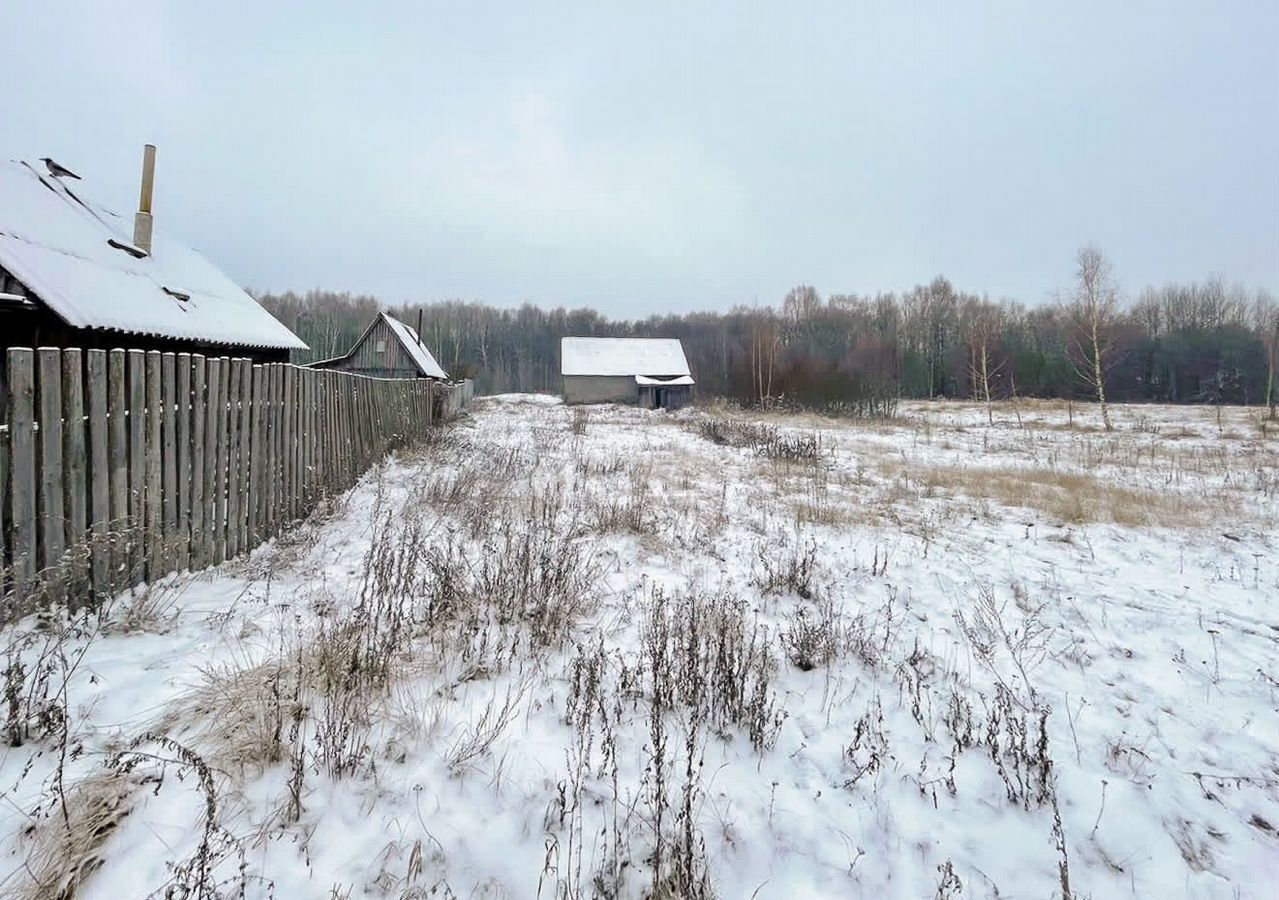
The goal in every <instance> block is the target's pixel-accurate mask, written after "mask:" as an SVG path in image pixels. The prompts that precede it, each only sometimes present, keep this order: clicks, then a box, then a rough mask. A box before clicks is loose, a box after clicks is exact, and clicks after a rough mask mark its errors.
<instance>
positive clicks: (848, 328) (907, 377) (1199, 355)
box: [258, 248, 1279, 411]
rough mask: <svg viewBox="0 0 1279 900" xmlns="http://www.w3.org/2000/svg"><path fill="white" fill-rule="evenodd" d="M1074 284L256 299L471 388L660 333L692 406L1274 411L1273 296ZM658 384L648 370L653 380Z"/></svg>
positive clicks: (337, 348) (541, 373)
mask: <svg viewBox="0 0 1279 900" xmlns="http://www.w3.org/2000/svg"><path fill="white" fill-rule="evenodd" d="M1077 263H1078V266H1079V270H1078V273H1077V276H1078V277H1077V284H1076V285H1075V286H1074V287H1073V288H1072V289H1071V290H1070V291H1068V292H1065V293H1063V295H1062V296H1060V297H1057V298H1055V299H1053V300H1051V301H1050V302H1045V303H1041V304H1037V305H1033V306H1028V305H1026V304H1023V303H1020V302H1016V301H1013V300H999V301H992V300H990V299H989V298H987V297H986V296H984V295H979V294H973V293H968V292H965V291H963V290H959V289H957V288H956V287H955V286H954V285H952V284H951V283H950V281H948V280H947V279H945V278H942V277H938V278H936V279H934V280H933V281H931V282H930V283H928V284H921V285H917V286H916V287H914V288H912V289H910V290H909V291H906V292H903V293H881V294H876V295H873V296H870V295H858V294H840V293H835V294H830V295H827V296H823V295H822V294H820V293H819V292H818V291H817V290H816V289H815V288H813V287H811V286H808V285H801V286H799V287H796V288H794V289H792V290H791V291H789V292H788V293H787V294H786V296H785V297H783V298H780V302H779V304H778V305H776V306H758V307H746V306H738V307H735V308H733V309H731V310H729V311H727V312H689V313H684V314H668V315H655V316H649V317H647V318H643V319H634V320H622V319H609V318H607V317H605V316H603V315H601V314H600V313H599V312H597V311H596V310H594V309H589V308H582V309H571V310H570V309H564V308H556V309H549V310H547V309H542V308H540V307H537V306H533V305H530V304H525V305H523V306H520V307H518V308H498V307H494V306H490V305H487V304H484V303H479V302H469V301H461V300H447V301H440V302H428V303H420V304H419V303H408V304H401V305H397V306H395V305H389V304H383V303H380V302H379V301H378V300H377V299H376V298H374V297H370V296H363V295H352V294H349V293H337V292H332V291H325V290H312V291H307V292H306V293H304V294H297V293H293V292H287V293H281V294H261V295H259V296H258V299H259V301H260V302H261V303H262V304H263V306H265V307H266V308H267V309H268V310H270V312H271V313H272V314H273V315H275V316H276V317H277V318H278V319H280V320H281V321H282V322H283V323H284V324H285V325H287V326H288V327H289V328H291V329H292V330H293V331H294V332H295V333H296V334H297V335H298V336H299V337H301V338H302V340H304V341H306V343H307V344H308V345H309V346H310V347H311V350H310V351H309V352H308V353H304V354H302V356H301V357H299V358H298V359H297V360H295V361H299V362H309V361H313V360H316V359H323V358H326V357H331V356H338V355H341V354H342V353H345V352H346V351H347V350H348V349H350V348H351V346H352V345H353V344H354V342H355V341H356V339H357V338H358V337H359V336H360V334H361V333H362V332H363V330H364V329H365V327H367V325H368V324H369V322H370V320H371V319H372V318H373V316H374V315H376V314H377V312H379V311H380V310H383V309H385V310H387V311H388V312H390V313H391V314H392V315H394V316H396V317H397V318H400V319H402V320H404V321H405V322H408V323H409V324H411V325H413V326H414V327H417V326H418V324H419V322H420V323H421V331H422V334H423V339H424V341H425V343H426V344H427V346H428V347H430V349H431V351H432V352H433V353H434V354H435V356H436V358H437V359H438V360H439V362H440V364H441V365H442V366H443V367H444V368H445V369H446V370H447V371H448V372H449V373H450V375H452V376H454V377H463V376H465V377H470V378H474V379H475V381H476V386H477V390H478V391H479V392H481V393H500V392H509V391H551V392H558V391H559V342H560V338H561V337H565V336H600V337H674V338H679V339H680V340H681V341H682V342H683V345H684V350H685V353H686V354H687V356H688V360H689V364H690V366H691V367H692V370H693V374H694V376H695V377H696V379H697V382H698V386H699V392H700V393H701V395H702V396H722V397H728V398H732V399H736V400H739V401H742V402H746V403H765V404H767V403H776V402H781V403H789V404H794V405H797V406H805V407H813V408H831V407H838V406H840V405H843V404H854V405H855V404H859V403H864V402H867V401H870V402H872V403H874V402H875V401H877V400H878V399H881V398H886V397H902V398H933V397H951V398H976V399H988V400H989V399H1003V398H1008V397H1014V396H1027V397H1078V398H1092V399H1096V398H1097V396H1098V386H1099V383H1100V384H1101V385H1102V386H1103V388H1104V399H1106V400H1110V401H1121V402H1122V401H1164V402H1175V403H1185V402H1191V403H1238V404H1246V405H1255V404H1266V405H1269V406H1270V407H1271V409H1272V411H1273V409H1274V403H1275V399H1276V392H1277V388H1276V385H1275V370H1276V364H1277V362H1279V304H1277V303H1276V301H1275V298H1274V297H1273V296H1272V295H1270V294H1269V293H1268V292H1266V291H1264V290H1248V289H1246V288H1243V287H1241V286H1238V285H1231V284H1227V283H1225V282H1224V281H1222V280H1220V279H1215V278H1210V279H1207V280H1205V281H1202V282H1197V283H1191V284H1169V285H1165V286H1163V287H1150V288H1146V289H1145V290H1144V291H1142V292H1141V293H1140V294H1139V295H1137V296H1136V297H1134V298H1128V299H1126V300H1125V299H1124V298H1122V297H1121V296H1120V295H1119V292H1118V290H1117V289H1116V287H1115V281H1114V277H1113V275H1112V273H1111V270H1110V266H1109V263H1108V262H1107V261H1106V260H1105V257H1104V256H1103V255H1102V254H1101V253H1100V252H1099V251H1097V250H1095V249H1094V248H1084V249H1083V250H1081V251H1080V254H1079V257H1078V259H1077ZM654 374H657V373H654Z"/></svg>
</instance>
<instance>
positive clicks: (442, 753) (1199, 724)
mask: <svg viewBox="0 0 1279 900" xmlns="http://www.w3.org/2000/svg"><path fill="white" fill-rule="evenodd" d="M901 412H902V415H901V418H900V420H898V421H896V422H893V423H864V424H847V423H845V424H840V423H835V422H831V421H828V420H822V419H818V418H810V417H771V418H769V419H767V420H760V419H755V420H752V419H751V418H750V417H748V416H745V415H741V414H737V413H733V412H731V411H723V410H713V411H698V410H685V411H682V412H681V413H678V414H674V415H671V414H665V413H660V412H647V411H642V410H635V409H617V408H605V407H591V408H584V409H570V408H566V407H563V406H560V405H558V404H556V403H554V402H552V401H548V400H547V399H546V398H534V397H519V396H511V397H500V398H491V399H488V400H484V401H480V402H479V403H477V405H476V407H475V408H474V410H473V413H472V414H471V415H470V416H469V417H468V418H467V419H464V420H463V421H462V422H460V423H459V424H458V425H457V426H456V427H455V428H453V429H451V430H450V431H449V432H448V433H447V434H446V436H445V437H444V439H443V440H442V441H441V442H440V443H439V445H438V446H433V447H430V448H426V449H424V450H422V451H419V452H415V453H411V454H405V455H403V456H401V457H398V458H395V459H392V460H390V461H389V462H388V463H387V464H386V465H385V466H383V467H382V468H381V469H380V470H378V471H376V472H372V473H369V475H368V476H367V477H366V478H365V479H364V480H363V481H362V482H361V484H360V485H358V486H357V487H356V488H355V489H354V490H353V491H352V492H350V494H348V495H347V496H345V497H342V498H337V499H336V500H335V502H334V504H333V505H332V508H331V509H328V510H327V511H326V512H325V514H324V515H321V516H316V517H315V518H314V519H313V520H312V521H309V522H307V523H305V524H304V525H302V526H301V527H299V529H298V530H297V531H296V532H295V533H294V534H292V535H290V536H289V537H288V539H286V540H283V541H280V542H277V543H275V544H273V545H271V546H268V547H264V548H261V549H259V550H258V551H256V552H255V553H254V554H253V555H252V556H251V557H250V558H249V559H247V560H240V561H237V562H233V563H229V564H226V565H224V566H222V567H220V568H218V569H216V570H210V571H207V572H204V573H201V574H197V575H194V576H191V575H187V576H181V577H175V578H173V579H170V580H169V581H167V582H166V583H164V584H162V585H157V586H155V587H154V588H153V589H152V590H150V591H149V592H143V593H140V594H138V595H137V596H134V597H122V598H120V599H119V600H117V601H116V602H115V603H114V604H112V605H111V607H110V608H109V609H108V610H106V611H105V612H104V613H103V614H102V615H101V616H95V617H89V618H83V617H82V618H80V619H74V620H73V619H68V618H66V617H65V616H49V615H45V616H40V617H35V616H33V617H30V618H28V619H27V620H25V621H23V622H21V623H19V624H18V625H17V626H16V627H10V628H9V629H8V630H7V632H6V633H5V634H4V636H3V637H4V643H5V645H7V646H8V647H9V649H8V651H7V653H6V658H5V659H6V669H5V686H6V693H5V699H6V708H7V710H8V719H7V724H6V736H7V737H8V738H9V741H8V742H7V743H8V744H13V743H19V746H7V747H6V749H4V750H3V751H0V752H2V753H3V756H0V779H2V780H0V790H3V794H2V798H3V803H2V804H0V840H3V851H2V852H3V854H4V855H3V857H2V859H3V860H4V862H3V872H0V893H2V894H3V895H4V896H15V897H22V896H25V897H55V896H71V895H72V894H74V896H77V897H94V898H131V897H145V896H148V895H151V894H153V893H155V894H156V895H157V896H177V897H213V896H228V897H232V896H247V897H254V898H257V897H270V896H274V897H280V898H295V897H296V898H309V897H315V898H341V897H364V896H373V897H397V898H410V897H425V896H441V897H449V896H456V897H535V896H542V897H593V896H600V897H642V896H656V897H667V898H674V897H693V896H710V895H714V896H719V897H723V898H739V897H740V898H750V897H754V898H769V897H775V898H792V897H911V898H914V897H919V898H932V897H943V898H945V897H1003V898H1049V897H1055V896H1061V895H1062V893H1063V892H1064V891H1065V890H1069V891H1070V892H1071V894H1072V896H1075V897H1092V898H1107V897H1141V898H1165V897H1168V898H1171V897H1195V898H1217V897H1220V898H1245V897H1270V896H1274V894H1273V890H1274V884H1275V883H1276V879H1279V712H1277V711H1279V556H1277V554H1276V551H1277V549H1279V529H1276V513H1277V512H1279V429H1272V430H1271V431H1270V432H1269V433H1266V432H1264V431H1263V430H1262V429H1261V428H1260V427H1259V424H1258V414H1257V412H1256V411H1255V410H1244V409H1225V410H1222V411H1220V414H1219V413H1218V411H1217V410H1213V409H1203V408H1177V407H1157V406H1140V407H1119V408H1116V409H1115V417H1116V431H1114V432H1113V433H1107V432H1105V431H1103V430H1102V429H1101V428H1100V427H1099V425H1100V423H1099V421H1098V416H1097V410H1096V409H1095V408H1093V407H1085V406H1076V407H1075V408H1074V409H1073V410H1070V409H1068V408H1067V407H1066V406H1065V405H1062V404H1052V403H1026V404H1023V405H1022V406H1021V408H1020V409H1018V410H1014V409H1013V408H1012V407H1009V406H1002V407H997V408H996V410H995V420H996V421H995V424H994V425H993V426H990V425H988V424H987V422H986V411H985V409H984V408H982V407H980V406H977V405H973V404H905V405H903V409H902V411H901ZM1072 419H1073V421H1072ZM761 422H762V423H763V425H762V427H761V425H760V424H759V423H761ZM166 891H168V892H170V893H168V894H166ZM63 892H65V893H63Z"/></svg>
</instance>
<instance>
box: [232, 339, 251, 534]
mask: <svg viewBox="0 0 1279 900" xmlns="http://www.w3.org/2000/svg"><path fill="white" fill-rule="evenodd" d="M239 382H240V423H239V450H240V453H239V462H238V463H237V469H238V472H239V491H238V496H239V504H238V509H239V513H238V514H237V516H235V532H237V534H235V542H237V543H238V545H239V548H240V552H247V551H249V550H251V548H252V547H253V545H251V543H249V542H248V522H249V518H251V516H252V513H251V510H252V497H249V490H251V487H252V483H253V478H252V472H251V469H249V459H251V451H252V445H251V440H252V422H253V403H252V400H253V361H252V359H240V361H239Z"/></svg>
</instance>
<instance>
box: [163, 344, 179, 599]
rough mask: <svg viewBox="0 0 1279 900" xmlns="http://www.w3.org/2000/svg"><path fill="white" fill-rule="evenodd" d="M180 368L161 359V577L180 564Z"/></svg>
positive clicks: (169, 358) (173, 361)
mask: <svg viewBox="0 0 1279 900" xmlns="http://www.w3.org/2000/svg"><path fill="white" fill-rule="evenodd" d="M177 393H178V385H177V366H176V358H175V357H174V355H173V354H172V353H166V354H164V355H163V356H162V357H161V358H160V395H161V414H160V429H161V435H162V437H161V471H162V472H163V487H162V497H163V512H164V538H163V540H162V541H161V542H160V558H161V572H160V573H161V574H164V573H166V572H171V571H173V570H174V569H177V568H178V567H179V565H178V541H177V536H178V471H177V468H178V446H177V443H178V440H177V437H178V436H177V430H178V429H177V425H178V422H177V418H178V416H177V409H176V408H175V407H176V406H177Z"/></svg>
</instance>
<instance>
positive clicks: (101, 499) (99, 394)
mask: <svg viewBox="0 0 1279 900" xmlns="http://www.w3.org/2000/svg"><path fill="white" fill-rule="evenodd" d="M85 378H86V382H85V384H86V387H87V388H88V394H89V409H88V412H89V416H88V424H89V523H90V530H91V534H92V538H91V544H90V548H89V575H90V583H91V584H92V585H93V593H94V596H98V597H101V596H105V595H107V594H109V593H110V592H111V547H110V545H109V541H110V533H111V476H112V471H111V464H110V462H109V461H108V454H107V447H108V443H109V441H108V437H107V431H108V429H109V427H110V425H109V422H110V415H109V413H108V411H107V353H106V351H105V350H89V351H87V352H86V353H85Z"/></svg>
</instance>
